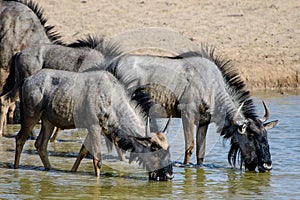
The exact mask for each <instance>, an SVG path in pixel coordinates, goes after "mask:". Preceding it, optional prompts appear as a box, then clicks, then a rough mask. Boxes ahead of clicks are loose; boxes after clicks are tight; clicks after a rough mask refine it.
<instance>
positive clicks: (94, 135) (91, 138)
mask: <svg viewBox="0 0 300 200" xmlns="http://www.w3.org/2000/svg"><path fill="white" fill-rule="evenodd" d="M101 132H102V129H101V127H100V126H96V125H94V126H91V127H90V128H88V134H87V136H86V138H85V140H84V144H83V145H82V147H81V149H80V152H79V154H78V156H77V159H76V161H75V163H74V165H73V167H72V169H71V171H72V172H75V171H76V170H77V169H78V167H79V165H80V162H81V160H82V159H83V158H84V157H85V156H86V155H87V154H88V153H90V154H91V155H92V156H93V165H94V170H95V175H96V176H97V177H99V176H100V168H101V152H100V143H101V141H100V139H101V138H100V136H101Z"/></svg>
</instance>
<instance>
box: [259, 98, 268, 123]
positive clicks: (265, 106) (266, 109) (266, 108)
mask: <svg viewBox="0 0 300 200" xmlns="http://www.w3.org/2000/svg"><path fill="white" fill-rule="evenodd" d="M262 103H263V105H264V108H265V116H263V118H261V119H260V121H261V122H265V121H267V120H268V119H269V117H270V110H269V108H268V107H267V105H266V103H265V102H264V101H262Z"/></svg>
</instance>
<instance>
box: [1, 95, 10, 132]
mask: <svg viewBox="0 0 300 200" xmlns="http://www.w3.org/2000/svg"><path fill="white" fill-rule="evenodd" d="M8 104H9V102H7V101H6V100H5V97H4V96H1V97H0V137H1V136H2V135H3V133H4V129H5V126H6V114H7V112H8V108H9V105H8Z"/></svg>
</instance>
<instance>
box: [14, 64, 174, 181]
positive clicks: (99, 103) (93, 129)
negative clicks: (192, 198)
mask: <svg viewBox="0 0 300 200" xmlns="http://www.w3.org/2000/svg"><path fill="white" fill-rule="evenodd" d="M21 105H22V110H21V113H22V123H21V130H20V131H19V133H18V135H17V137H16V159H15V168H17V167H18V166H19V160H20V153H21V151H22V148H23V145H24V143H25V141H26V139H27V137H28V136H29V134H30V132H31V131H32V128H33V127H34V125H35V124H36V123H37V122H38V121H39V119H40V118H41V119H42V128H41V132H40V134H39V136H38V138H37V140H36V143H35V146H36V147H37V149H38V152H39V155H40V157H41V159H42V161H43V163H44V166H45V168H46V169H50V168H51V166H50V163H49V160H48V155H47V152H46V149H47V144H48V141H49V139H50V136H51V134H52V131H53V128H54V126H57V127H61V128H75V127H76V128H87V130H88V135H87V138H86V140H85V142H84V148H86V149H87V151H88V152H89V153H91V154H92V155H93V156H94V159H96V160H98V161H101V156H100V146H99V145H100V144H101V142H100V134H101V133H102V134H104V135H107V136H108V137H109V138H112V141H116V143H117V144H118V141H117V140H116V139H115V137H117V136H118V137H120V138H123V139H124V135H127V136H133V137H132V139H133V140H135V139H134V138H135V137H138V138H145V130H146V127H145V119H144V117H143V115H142V113H141V111H140V110H139V109H138V108H136V105H134V104H133V103H131V101H130V100H129V98H128V96H127V93H126V91H125V89H124V87H123V86H122V85H121V84H119V82H118V81H117V79H116V78H115V77H113V76H112V75H111V74H110V73H109V72H105V71H97V72H85V73H74V72H68V71H59V70H52V69H42V70H40V71H39V72H37V73H36V74H35V75H33V76H31V77H29V78H27V79H26V80H25V82H24V84H23V86H22V90H21ZM125 138H126V137H125ZM152 142H154V139H153V141H152ZM165 142H167V141H165ZM127 143H129V144H128V145H129V146H131V147H130V148H134V147H133V146H132V145H133V143H132V142H127ZM118 145H119V146H121V147H122V146H124V145H122V144H118ZM125 146H126V145H125ZM134 146H135V147H137V145H136V144H135V145H134ZM160 146H161V148H163V145H160ZM145 148H146V149H149V148H150V147H148V146H147V145H146V146H145V147H143V149H145ZM127 149H128V148H126V149H125V150H127ZM164 149H165V150H168V147H167V148H164ZM137 153H142V152H140V151H138V152H137ZM80 155H82V154H81V153H80ZM140 156H142V157H143V156H145V155H140ZM168 158H169V157H168ZM80 159H81V158H79V161H76V163H75V164H74V166H77V167H78V165H79V163H80ZM156 160H157V162H164V163H165V162H166V161H165V160H161V161H160V160H159V159H156ZM145 162H146V161H145ZM150 163H151V162H150ZM168 163H169V164H170V161H169V160H168ZM151 164H152V166H160V167H161V168H164V167H165V166H162V165H161V164H159V163H151ZM152 166H150V165H147V163H146V167H147V169H148V170H151V171H153V170H154V169H153V167H152ZM77 167H74V168H73V170H75V171H76V169H77ZM97 175H99V174H97ZM165 175H166V174H165Z"/></svg>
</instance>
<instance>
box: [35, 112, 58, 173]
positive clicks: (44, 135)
mask: <svg viewBox="0 0 300 200" xmlns="http://www.w3.org/2000/svg"><path fill="white" fill-rule="evenodd" d="M53 130H54V125H53V124H52V123H51V122H50V121H49V120H48V119H47V117H45V116H43V118H42V127H41V131H40V134H39V136H38V138H37V139H36V141H35V143H34V145H35V148H36V149H37V151H38V153H39V156H40V158H41V160H42V162H43V164H44V167H45V169H46V170H49V169H51V165H50V162H49V158H48V152H47V146H48V142H49V140H50V137H51V135H52V132H53Z"/></svg>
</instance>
